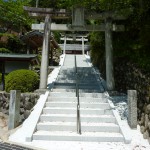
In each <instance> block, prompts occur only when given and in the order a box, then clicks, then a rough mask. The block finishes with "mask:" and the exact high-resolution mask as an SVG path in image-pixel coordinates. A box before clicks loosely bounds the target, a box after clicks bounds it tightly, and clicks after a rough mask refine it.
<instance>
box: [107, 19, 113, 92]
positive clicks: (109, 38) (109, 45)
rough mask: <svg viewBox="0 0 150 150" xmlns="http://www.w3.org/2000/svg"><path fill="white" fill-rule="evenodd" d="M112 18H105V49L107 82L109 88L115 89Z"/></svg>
mask: <svg viewBox="0 0 150 150" xmlns="http://www.w3.org/2000/svg"><path fill="white" fill-rule="evenodd" d="M111 30H112V20H111V18H107V19H106V20H105V49H106V84H107V89H108V90H110V91H111V90H114V88H115V82H114V68H113V46H112V31H111Z"/></svg>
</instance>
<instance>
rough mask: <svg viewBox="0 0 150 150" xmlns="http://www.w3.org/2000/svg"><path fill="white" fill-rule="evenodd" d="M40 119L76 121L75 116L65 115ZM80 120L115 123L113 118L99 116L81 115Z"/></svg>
mask: <svg viewBox="0 0 150 150" xmlns="http://www.w3.org/2000/svg"><path fill="white" fill-rule="evenodd" d="M40 121H52V122H53V121H59V122H63V121H64V122H76V121H77V117H67V116H66V117H65V116H63V117H62V116H41V117H40ZM81 122H91V123H116V120H115V119H114V118H101V117H94V118H93V117H82V116H81Z"/></svg>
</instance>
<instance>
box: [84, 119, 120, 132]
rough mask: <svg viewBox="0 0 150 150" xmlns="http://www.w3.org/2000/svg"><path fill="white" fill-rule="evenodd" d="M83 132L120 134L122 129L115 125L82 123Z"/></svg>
mask: <svg viewBox="0 0 150 150" xmlns="http://www.w3.org/2000/svg"><path fill="white" fill-rule="evenodd" d="M81 130H82V132H115V133H119V132H120V128H119V126H118V125H116V124H115V123H87V122H81Z"/></svg>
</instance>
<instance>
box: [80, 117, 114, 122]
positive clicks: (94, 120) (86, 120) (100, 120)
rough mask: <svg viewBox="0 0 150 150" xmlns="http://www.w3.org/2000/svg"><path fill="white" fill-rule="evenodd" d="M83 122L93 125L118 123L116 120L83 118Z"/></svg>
mask: <svg viewBox="0 0 150 150" xmlns="http://www.w3.org/2000/svg"><path fill="white" fill-rule="evenodd" d="M81 122H91V123H116V120H115V118H100V117H94V118H93V117H82V116H81Z"/></svg>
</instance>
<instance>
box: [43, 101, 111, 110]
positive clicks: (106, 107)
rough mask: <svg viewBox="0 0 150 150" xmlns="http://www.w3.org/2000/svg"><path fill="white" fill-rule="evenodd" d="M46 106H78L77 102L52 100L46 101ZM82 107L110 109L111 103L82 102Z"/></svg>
mask: <svg viewBox="0 0 150 150" xmlns="http://www.w3.org/2000/svg"><path fill="white" fill-rule="evenodd" d="M46 107H61V108H64V107H73V108H76V107H77V103H51V102H47V103H46ZM80 108H81V109H82V108H95V109H110V106H109V104H107V103H106V104H84V103H80Z"/></svg>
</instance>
